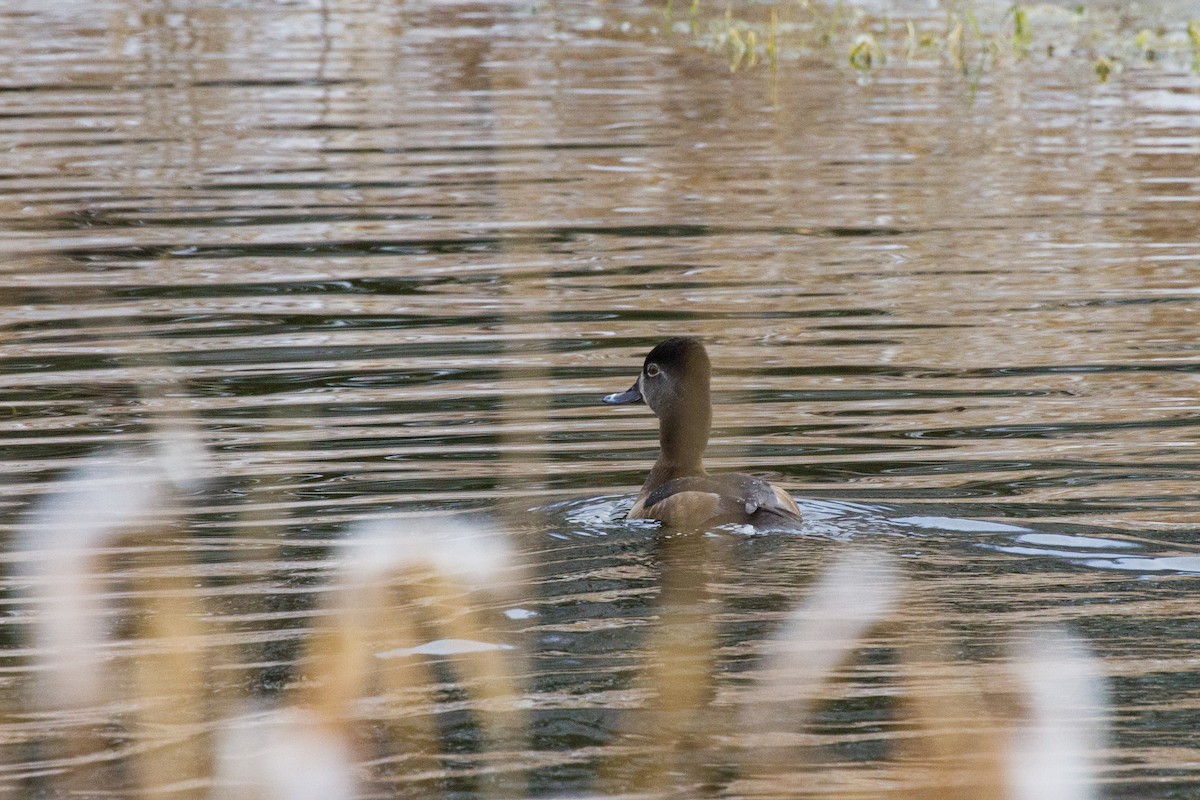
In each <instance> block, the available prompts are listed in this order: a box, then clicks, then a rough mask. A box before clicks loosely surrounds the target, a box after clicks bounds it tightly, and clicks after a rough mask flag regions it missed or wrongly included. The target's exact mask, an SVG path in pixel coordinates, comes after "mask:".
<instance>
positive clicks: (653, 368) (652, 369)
mask: <svg viewBox="0 0 1200 800" xmlns="http://www.w3.org/2000/svg"><path fill="white" fill-rule="evenodd" d="M661 371H662V370H660V369H659V368H658V364H647V365H646V377H647V378H657V377H658V373H659V372H661Z"/></svg>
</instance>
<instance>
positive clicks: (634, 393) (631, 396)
mask: <svg viewBox="0 0 1200 800" xmlns="http://www.w3.org/2000/svg"><path fill="white" fill-rule="evenodd" d="M604 402H606V403H608V404H609V405H610V406H623V405H625V404H626V403H640V402H642V393H641V392H640V391H639V390H638V385H637V383H636V382H635V383H634V384H633V386H631V387H629V391H627V392H617V393H616V394H606V395H604Z"/></svg>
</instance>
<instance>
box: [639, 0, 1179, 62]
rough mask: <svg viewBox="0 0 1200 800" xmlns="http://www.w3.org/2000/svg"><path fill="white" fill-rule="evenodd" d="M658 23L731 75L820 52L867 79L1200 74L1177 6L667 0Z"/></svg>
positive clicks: (820, 57)
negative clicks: (914, 68) (1051, 69)
mask: <svg viewBox="0 0 1200 800" xmlns="http://www.w3.org/2000/svg"><path fill="white" fill-rule="evenodd" d="M662 16H663V21H664V23H665V25H664V28H663V30H664V31H665V32H667V33H668V34H669V35H672V36H687V37H690V38H691V39H692V41H693V42H694V43H695V44H696V45H698V46H700V47H703V48H705V49H707V50H709V51H711V52H713V53H716V54H720V55H721V56H723V57H724V58H725V59H726V60H727V61H728V63H729V69H730V71H731V72H738V71H740V70H751V69H764V68H765V69H769V70H771V71H774V70H775V68H776V67H777V66H778V65H779V64H780V63H781V62H787V61H797V60H802V59H816V60H819V61H825V62H829V63H832V64H836V65H839V66H844V67H847V68H849V69H850V70H853V71H854V72H857V73H859V74H860V75H862V76H864V77H869V76H870V75H871V74H872V73H875V72H877V71H880V70H884V69H887V68H888V67H892V66H896V65H914V64H925V65H937V64H943V65H947V66H950V67H952V68H954V69H955V70H957V71H959V72H961V73H962V74H963V75H964V76H965V77H967V78H969V79H972V80H978V79H979V78H980V77H982V76H983V75H985V74H988V73H991V72H994V71H997V70H1002V69H1006V68H1010V67H1012V66H1015V65H1019V64H1028V63H1060V64H1067V65H1069V66H1074V67H1082V68H1084V69H1086V70H1087V71H1090V73H1091V74H1092V75H1093V76H1094V78H1095V79H1096V80H1098V81H1100V82H1105V81H1108V80H1110V79H1111V78H1112V77H1114V76H1115V75H1118V74H1120V73H1121V72H1122V71H1125V70H1129V69H1140V68H1146V67H1151V66H1158V67H1165V68H1168V69H1175V70H1190V71H1192V72H1195V73H1200V16H1197V17H1194V18H1189V17H1188V15H1187V14H1186V13H1185V12H1184V11H1183V10H1176V11H1175V12H1172V11H1171V10H1161V11H1160V12H1159V13H1156V14H1152V13H1151V12H1150V11H1148V10H1142V9H1137V10H1134V11H1130V10H1129V9H1126V8H1117V7H1113V8H1103V7H1087V6H1085V5H1083V4H1080V5H1077V6H1074V7H1064V6H1058V5H1051V4H1047V3H1039V4H1014V5H1008V6H1004V5H999V4H987V3H979V2H958V1H956V0H945V1H942V0H938V2H936V4H935V5H932V6H924V7H922V8H918V7H917V6H915V5H913V6H910V7H908V8H892V7H891V6H890V5H889V7H888V8H886V9H880V8H869V7H867V4H856V3H846V2H841V1H840V0H839V1H838V2H836V3H833V4H828V3H816V2H812V0H798V1H793V2H771V3H753V2H740V3H733V4H716V3H705V2H701V1H700V0H693V2H691V3H687V2H682V3H681V2H680V1H679V0H667V2H666V4H665V5H664V7H663V10H662Z"/></svg>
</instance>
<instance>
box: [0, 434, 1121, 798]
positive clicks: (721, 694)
mask: <svg viewBox="0 0 1200 800" xmlns="http://www.w3.org/2000/svg"><path fill="white" fill-rule="evenodd" d="M177 433H178V434H179V435H171V436H166V437H164V438H163V441H164V442H171V443H172V444H171V446H166V445H164V446H160V447H159V448H157V449H156V450H154V451H152V452H143V451H117V452H107V453H101V454H99V455H97V456H95V457H93V458H92V459H90V460H88V461H87V462H86V463H85V464H84V465H83V466H82V467H81V468H79V469H78V470H76V471H75V472H74V473H72V474H71V475H69V476H68V477H67V478H66V479H65V480H64V481H63V483H62V485H61V487H60V489H61V491H60V492H59V493H57V494H56V495H54V496H52V497H51V498H50V499H49V500H46V501H44V502H42V503H41V504H40V505H39V507H38V508H37V509H36V510H35V511H34V513H33V514H32V515H31V516H30V518H29V521H28V523H27V526H26V529H25V531H24V533H23V535H22V537H21V539H20V543H19V546H18V549H17V557H16V561H17V562H18V563H20V564H22V565H23V567H22V577H21V579H20V585H21V586H23V587H24V590H23V591H24V597H23V599H22V602H23V604H24V607H25V608H26V613H25V615H24V622H25V626H26V633H25V639H26V644H27V649H28V653H29V658H30V659H31V667H32V669H31V670H30V676H31V677H32V678H33V680H32V681H31V682H30V684H29V687H30V688H29V691H28V692H27V693H26V694H25V695H24V696H19V700H18V704H17V706H16V707H10V708H6V709H4V710H5V711H6V712H7V714H8V715H9V716H10V717H13V716H14V715H18V714H26V715H28V714H34V715H35V718H36V719H39V720H41V722H40V723H39V726H40V727H39V728H38V730H40V731H43V732H44V736H42V737H41V738H38V737H37V736H36V735H35V736H34V739H33V742H34V743H35V744H36V745H37V746H38V747H40V748H41V749H42V751H43V752H44V753H46V754H47V755H48V756H51V758H49V759H48V760H46V761H45V762H44V764H45V765H46V766H45V767H44V769H43V772H42V773H41V774H38V775H30V776H27V777H26V780H27V781H28V782H29V783H30V784H32V785H36V786H37V787H39V790H46V791H48V792H50V793H53V792H56V791H67V792H70V791H76V790H78V789H81V788H83V787H86V788H87V789H88V790H89V791H96V790H97V789H98V788H104V789H110V788H111V790H112V791H117V792H120V791H127V793H128V794H129V795H130V796H160V795H167V794H169V795H170V796H173V797H194V798H203V797H208V798H214V799H215V800H275V798H278V799H279V800H282V799H283V798H289V800H291V799H292V798H299V800H304V798H314V799H315V798H322V800H349V799H350V798H354V797H358V796H363V795H364V794H376V793H378V791H379V789H378V787H379V786H380V785H382V786H386V787H388V788H387V789H386V790H385V791H387V792H389V794H392V793H395V792H397V791H399V792H401V793H403V792H404V791H406V790H407V789H406V788H405V787H407V788H408V789H411V788H413V787H420V790H421V796H430V794H431V793H432V794H434V795H438V794H441V793H442V790H441V789H440V788H434V789H429V788H427V787H428V786H430V785H431V784H434V785H438V784H437V781H438V780H439V778H441V777H444V776H445V775H446V768H445V766H444V764H445V762H446V759H447V758H448V757H449V755H450V752H449V750H448V749H447V747H448V745H447V742H446V741H445V734H444V731H443V730H442V729H441V728H440V727H439V724H438V717H439V715H440V714H442V713H443V709H444V708H445V707H446V706H447V705H449V704H452V705H454V706H456V707H457V709H458V713H462V712H468V713H469V714H470V715H471V717H472V718H473V720H474V723H473V724H474V726H475V727H476V729H477V730H478V731H479V736H478V740H477V741H478V747H479V749H480V752H479V753H478V754H477V755H471V756H467V755H464V754H463V753H461V752H459V753H457V754H456V755H455V758H456V759H457V760H459V761H460V762H461V761H462V760H463V759H464V758H468V757H469V758H477V759H478V761H479V764H480V766H479V768H478V770H477V773H476V774H477V775H480V776H485V777H486V779H480V780H478V781H477V782H476V783H475V789H474V790H473V794H474V796H480V797H514V798H515V797H524V796H527V795H528V792H529V788H528V786H527V785H526V776H525V773H526V771H527V769H528V768H527V767H525V766H523V765H522V764H521V763H520V760H519V759H515V760H514V759H513V758H512V754H517V753H527V752H528V751H529V748H530V725H529V721H528V719H527V710H528V709H529V708H530V707H531V705H533V704H536V703H537V702H538V697H537V694H536V692H534V690H533V689H532V688H531V687H529V686H527V685H525V683H524V681H525V676H526V675H528V674H529V671H528V669H527V668H526V667H525V666H524V664H523V659H524V658H525V653H526V652H527V645H526V644H525V643H524V642H522V641H521V638H520V637H519V636H518V635H516V634H515V633H514V632H512V631H511V630H509V629H508V627H507V626H506V623H505V619H518V618H521V616H520V615H507V614H501V613H499V611H500V609H501V608H502V607H504V606H506V605H510V606H511V604H513V603H521V602H527V601H528V600H529V598H527V597H522V592H523V591H524V590H523V589H521V588H520V587H524V586H527V585H528V582H527V580H526V579H525V577H524V575H525V571H526V570H525V568H524V566H523V565H522V564H520V563H519V558H518V555H517V552H516V550H515V549H514V547H513V540H512V539H511V538H510V537H509V536H508V535H507V534H505V533H504V532H502V531H498V530H495V529H492V528H489V527H488V526H486V525H482V524H480V523H479V522H462V521H455V520H447V519H445V518H438V517H410V518H405V519H384V520H377V521H372V522H367V523H361V524H359V525H358V526H357V527H355V528H354V529H353V530H351V531H350V532H349V533H348V534H346V535H345V536H344V538H342V539H341V540H340V544H338V545H337V546H335V547H334V548H333V549H332V551H331V552H330V554H329V556H328V560H329V564H330V566H331V567H332V570H331V571H330V573H329V577H328V580H327V581H326V584H325V585H324V586H323V587H322V588H321V590H320V592H319V594H320V597H321V598H322V600H321V601H320V602H319V603H318V605H317V607H316V608H315V609H314V610H313V616H312V618H311V622H310V624H309V626H308V627H307V628H305V629H303V630H302V637H301V640H300V642H299V644H300V652H299V654H298V656H297V657H296V658H295V660H294V662H293V663H292V667H291V669H292V675H291V678H290V679H289V681H288V683H287V686H286V688H285V690H284V691H282V692H280V693H278V694H276V695H273V696H264V695H262V694H260V693H257V692H255V691H254V690H253V689H251V688H248V687H241V688H239V689H237V690H233V691H230V690H224V691H215V692H214V691H212V690H210V688H209V687H211V686H212V685H213V684H214V680H215V676H216V675H217V673H218V671H219V670H221V669H225V668H228V666H229V665H228V663H227V662H228V661H229V660H230V659H231V658H236V656H235V655H233V651H231V650H230V649H229V648H228V646H227V642H228V640H229V639H230V638H231V637H232V638H234V639H235V640H236V637H233V636H232V629H231V628H229V626H228V623H226V622H224V621H222V619H221V618H220V617H219V616H214V614H213V609H212V608H211V604H212V602H213V598H212V596H211V595H209V594H207V593H206V592H204V591H203V590H202V588H198V587H197V586H196V585H194V584H195V577H194V576H195V574H196V573H195V568H196V566H197V564H196V560H197V556H196V553H195V550H194V548H187V547H176V546H172V541H173V539H174V537H175V536H176V534H177V533H178V532H180V531H181V526H182V525H183V522H184V519H185V517H186V505H187V504H186V492H187V491H188V490H189V487H193V486H194V485H195V484H194V481H195V480H196V479H198V478H202V477H203V476H204V472H205V471H206V470H209V469H211V468H208V467H206V466H205V465H206V464H208V460H207V456H206V454H205V453H204V452H203V448H202V447H200V445H199V444H198V442H197V441H196V439H195V437H194V436H193V435H192V434H191V433H190V432H189V431H187V429H182V428H181V429H179V430H178V431H177ZM197 465H199V466H200V469H199V470H197V469H196V467H197ZM98 510H99V513H97V511H98ZM729 544H730V539H729V538H728V537H723V536H704V535H679V536H669V537H663V539H662V540H661V541H660V542H659V545H660V548H659V551H658V555H659V557H660V558H661V563H662V570H661V574H660V575H659V577H658V585H659V590H660V593H659V595H658V598H657V602H656V605H657V609H658V613H657V618H656V621H655V623H654V624H653V626H652V629H651V630H650V631H649V632H648V633H647V635H646V639H645V642H646V643H645V645H644V647H643V648H642V649H641V651H640V656H639V658H638V661H637V664H636V673H637V676H636V678H635V679H634V683H635V688H636V696H637V697H638V698H640V700H639V701H638V702H637V703H636V704H634V706H631V707H630V709H629V711H630V713H629V714H627V715H626V717H625V719H624V722H623V724H622V725H620V726H619V727H618V729H617V730H615V731H614V733H613V736H614V738H613V741H612V742H611V745H610V746H609V747H607V748H606V749H604V751H603V755H602V759H601V763H600V765H599V767H598V769H597V778H596V780H597V789H598V792H599V793H598V794H597V795H596V796H597V797H615V796H630V795H631V794H632V795H635V796H639V797H674V796H697V793H700V794H712V791H711V790H710V789H705V788H704V787H706V786H710V785H711V781H712V772H713V769H714V767H713V765H714V764H720V763H722V762H728V767H727V768H726V772H727V774H726V777H725V778H723V779H722V780H723V781H725V782H732V785H733V789H734V792H733V793H734V794H737V795H738V796H745V797H759V796H762V797H791V796H800V795H801V794H803V793H804V792H805V791H806V790H807V789H806V787H808V786H810V785H811V784H812V783H813V782H814V781H816V782H819V783H820V784H822V785H824V786H826V787H828V789H827V791H828V795H827V796H830V797H846V798H850V797H856V796H860V794H859V792H860V788H858V787H861V786H863V785H875V786H877V787H879V789H878V791H877V792H876V793H875V796H878V797H896V798H904V800H908V798H913V800H915V798H918V797H927V796H930V792H936V793H937V794H936V796H939V797H964V798H966V797H970V798H993V797H994V798H1020V799H1022V800H1034V799H1035V798H1037V799H1040V798H1045V799H1046V800H1051V799H1053V800H1088V799H1089V798H1092V797H1094V796H1095V795H1094V788H1095V782H1094V776H1095V774H1096V771H1097V769H1098V767H1099V763H1098V753H1099V752H1100V751H1101V749H1102V748H1103V746H1104V743H1105V737H1104V723H1105V720H1104V713H1105V708H1106V699H1105V696H1104V692H1105V690H1104V681H1103V678H1102V677H1101V676H1100V673H1099V668H1098V666H1097V662H1096V661H1095V660H1094V659H1093V658H1092V657H1091V656H1090V655H1089V653H1088V651H1087V648H1086V646H1085V645H1084V644H1083V643H1082V642H1081V641H1079V640H1078V639H1076V638H1075V637H1073V636H1072V635H1070V634H1069V633H1067V632H1065V631H1062V630H1058V629H1049V630H1045V629H1040V630H1039V629H1035V630H1032V631H1024V632H1022V631H1017V632H1015V633H1014V635H1015V636H1016V637H1017V642H1018V643H1017V644H1016V645H1014V646H1013V647H1012V648H1011V650H1010V653H1009V654H1008V656H1007V657H1006V658H1004V659H1002V660H1001V661H1000V662H998V663H975V662H968V661H964V660H962V659H961V657H959V656H956V655H954V651H955V650H956V649H957V648H956V642H955V639H954V638H953V637H952V636H949V637H948V636H947V635H946V633H945V631H944V630H943V629H942V628H941V627H940V626H939V625H938V624H937V621H936V620H937V615H938V610H937V609H938V605H939V602H940V601H939V598H937V597H936V596H929V594H928V592H925V591H922V590H921V589H920V587H917V586H914V585H913V584H912V583H910V581H909V580H908V579H907V578H906V576H905V574H904V570H903V569H902V568H901V566H900V564H899V562H898V561H897V560H896V559H894V558H893V557H891V556H889V555H888V554H887V553H885V552H881V551H873V550H865V551H856V550H850V551H848V552H847V553H845V554H843V555H841V556H840V557H837V558H833V559H831V560H830V561H828V562H827V564H826V565H825V568H824V569H823V570H822V572H821V573H820V574H819V575H818V576H817V578H816V580H815V583H814V584H813V585H812V586H811V587H810V588H809V589H808V590H807V591H806V592H804V598H803V599H802V600H800V601H799V602H798V603H796V605H795V607H794V609H793V610H791V611H790V612H789V613H788V614H787V616H786V618H785V619H784V620H783V623H782V625H781V626H780V628H779V630H778V632H777V633H776V634H775V635H774V636H773V637H772V638H771V639H770V640H769V641H767V642H766V643H765V645H764V649H763V651H762V653H761V654H760V656H759V657H758V658H757V663H756V664H754V665H753V668H752V669H751V670H750V671H749V672H747V673H745V674H744V675H742V676H740V677H739V678H738V681H737V684H736V686H740V687H741V688H736V686H735V687H730V686H729V685H728V677H729V676H727V675H725V674H723V671H722V669H721V667H720V665H719V661H718V653H719V651H720V649H721V647H722V645H721V637H720V636H718V632H717V628H716V624H717V623H716V622H715V620H716V619H717V618H718V616H719V614H718V612H719V611H720V602H721V601H720V600H719V598H718V597H717V596H715V595H714V594H713V592H712V588H711V587H712V584H713V580H712V577H713V573H712V569H713V567H714V565H716V564H719V563H722V562H723V561H725V560H728V559H729V558H730V557H731V556H730V552H729ZM131 557H133V562H136V563H133V562H128V563H126V562H127V561H128V559H130V558H131ZM113 559H117V560H123V559H124V560H125V561H122V563H125V566H124V569H123V570H121V571H120V572H121V574H123V576H124V577H123V578H122V579H121V580H123V581H124V582H125V590H124V591H123V592H122V593H121V597H123V598H124V600H123V601H122V603H116V602H115V599H114V593H113V592H111V591H109V590H108V589H107V588H106V584H108V583H111V582H113V581H114V580H116V579H115V578H114V577H113V575H114V572H115V571H114V569H113V567H112V564H110V563H108V562H109V561H111V560H113ZM122 617H129V619H128V620H126V621H125V623H120V622H119V620H120V619H121V618H122ZM130 621H132V623H133V624H128V623H129V622H130ZM117 628H122V630H123V634H122V635H123V636H124V637H125V638H123V639H121V638H118V636H117V634H116V629H117ZM865 651H874V652H881V651H886V652H890V653H891V654H892V656H891V657H892V658H893V659H894V664H895V668H894V670H893V672H894V680H892V681H891V683H892V685H891V686H890V687H889V688H888V690H887V692H888V693H889V694H890V695H894V696H896V697H898V698H900V699H901V701H902V703H901V706H900V712H899V713H898V715H897V723H896V724H897V725H899V726H901V727H902V729H903V730H904V731H905V735H904V737H903V738H902V739H899V740H897V742H896V743H895V744H894V745H893V753H892V754H891V756H890V757H888V758H885V759H881V760H876V761H864V762H862V763H855V764H844V765H839V766H837V767H831V766H829V765H828V764H826V765H824V766H822V765H820V764H819V763H818V762H817V761H815V760H813V759H812V752H813V749H812V748H811V747H810V746H809V745H807V744H806V743H805V741H804V737H803V734H804V731H805V730H806V729H807V728H808V727H809V726H810V725H812V724H813V723H814V721H815V720H816V719H817V717H818V715H819V713H820V709H821V708H822V706H824V705H826V704H828V703H830V702H835V701H836V700H837V699H838V697H839V696H840V695H841V694H842V693H843V692H845V691H847V687H853V685H854V682H855V679H854V671H853V664H854V662H855V660H856V659H858V658H860V657H861V655H862V654H863V653H864V652H865ZM447 667H449V668H451V669H450V672H449V673H448V672H447V669H446V668H447ZM451 688H453V694H454V695H455V696H456V697H457V698H459V699H457V700H455V701H454V702H453V703H450V702H449V701H448V699H447V696H446V693H447V691H448V690H450V689H451ZM731 689H732V691H733V694H731ZM851 691H852V689H851ZM12 696H13V695H12V694H9V695H6V697H12ZM1014 698H1016V701H1015V702H1014ZM130 742H132V744H129V743H130ZM97 764H100V765H103V764H109V765H111V766H112V767H113V769H112V770H111V771H110V772H100V773H97V772H96V770H95V766H96V765H97Z"/></svg>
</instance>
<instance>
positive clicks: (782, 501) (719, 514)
mask: <svg viewBox="0 0 1200 800" xmlns="http://www.w3.org/2000/svg"><path fill="white" fill-rule="evenodd" d="M629 517H630V518H631V519H656V520H658V521H660V522H662V523H663V525H665V526H666V527H669V528H678V529H686V528H700V527H712V526H714V525H721V524H724V523H730V522H734V523H748V524H751V525H758V526H763V527H775V526H786V527H794V526H796V525H799V523H800V509H799V508H798V507H797V506H796V501H795V500H793V499H792V496H791V495H789V494H788V493H787V492H785V491H784V490H783V489H780V488H779V487H777V486H772V485H771V484H770V483H768V482H767V481H765V480H763V479H762V478H756V477H754V476H753V475H746V474H745V473H741V472H731V473H726V474H724V475H690V476H686V477H681V478H674V479H672V480H669V481H667V482H666V483H663V484H662V485H660V486H658V487H656V488H655V489H653V490H652V491H650V492H649V493H648V494H646V495H645V496H643V497H640V498H638V501H637V502H636V503H635V504H634V506H633V508H632V509H630V511H629Z"/></svg>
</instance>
